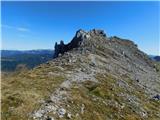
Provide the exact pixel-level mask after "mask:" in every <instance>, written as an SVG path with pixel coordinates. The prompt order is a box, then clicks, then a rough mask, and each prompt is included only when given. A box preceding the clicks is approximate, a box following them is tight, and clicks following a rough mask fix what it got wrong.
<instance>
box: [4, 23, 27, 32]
mask: <svg viewBox="0 0 160 120" xmlns="http://www.w3.org/2000/svg"><path fill="white" fill-rule="evenodd" d="M1 27H2V28H7V29H14V30H17V31H20V32H29V31H30V29H28V28H26V27H15V26H10V25H2V26H1Z"/></svg>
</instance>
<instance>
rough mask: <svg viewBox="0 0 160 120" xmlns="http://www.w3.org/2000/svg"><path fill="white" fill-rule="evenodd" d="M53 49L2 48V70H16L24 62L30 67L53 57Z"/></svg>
mask: <svg viewBox="0 0 160 120" xmlns="http://www.w3.org/2000/svg"><path fill="white" fill-rule="evenodd" d="M53 54H54V51H53V50H25V51H20V50H1V70H2V71H14V70H15V69H16V68H17V65H19V64H23V65H25V66H26V67H27V68H28V69H30V68H33V67H35V66H36V65H39V64H41V63H45V62H46V61H48V60H51V59H52V58H53Z"/></svg>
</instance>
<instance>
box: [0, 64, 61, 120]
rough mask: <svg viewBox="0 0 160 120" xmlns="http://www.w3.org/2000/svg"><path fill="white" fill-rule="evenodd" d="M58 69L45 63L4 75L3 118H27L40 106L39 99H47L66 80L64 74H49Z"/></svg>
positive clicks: (5, 119) (7, 119) (24, 119)
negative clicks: (32, 68)
mask: <svg viewBox="0 0 160 120" xmlns="http://www.w3.org/2000/svg"><path fill="white" fill-rule="evenodd" d="M43 68H45V69H43ZM56 70H58V69H57V68H54V67H53V68H49V67H47V65H45V66H43V67H42V69H38V68H37V69H36V68H35V69H34V70H31V71H29V72H28V71H23V72H21V73H20V74H19V75H17V74H16V73H14V74H11V75H7V76H6V75H2V120H27V118H28V116H29V114H28V113H30V112H31V111H32V110H34V109H36V108H37V107H39V102H37V101H40V100H43V99H47V97H48V96H49V95H50V94H51V92H53V91H54V89H55V88H56V87H57V86H58V85H59V84H60V83H61V82H62V81H63V80H64V76H63V75H61V76H58V75H57V76H54V77H50V76H49V75H48V72H49V71H55V72H56Z"/></svg>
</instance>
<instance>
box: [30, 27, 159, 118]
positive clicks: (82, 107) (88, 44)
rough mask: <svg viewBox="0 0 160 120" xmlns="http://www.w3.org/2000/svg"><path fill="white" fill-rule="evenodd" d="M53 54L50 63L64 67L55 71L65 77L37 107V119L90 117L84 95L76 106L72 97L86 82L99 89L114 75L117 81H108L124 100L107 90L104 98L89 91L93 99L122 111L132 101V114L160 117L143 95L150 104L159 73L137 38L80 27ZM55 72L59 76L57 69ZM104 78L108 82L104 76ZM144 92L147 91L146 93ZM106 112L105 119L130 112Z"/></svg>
mask: <svg viewBox="0 0 160 120" xmlns="http://www.w3.org/2000/svg"><path fill="white" fill-rule="evenodd" d="M54 56H55V59H54V60H53V61H50V62H48V64H49V65H51V66H57V67H58V68H59V69H61V72H59V73H56V74H63V75H64V76H65V78H66V80H65V81H64V82H62V83H61V85H60V86H59V87H57V89H56V90H55V91H54V92H53V93H52V94H51V95H50V98H49V100H47V101H43V102H42V103H41V107H40V108H39V109H38V110H35V111H34V112H33V114H32V117H33V118H34V119H40V120H41V119H42V120H54V119H87V117H86V116H85V115H86V114H87V108H86V107H87V104H86V103H85V100H84V101H83V102H82V103H79V104H78V105H76V101H74V98H73V96H74V95H73V90H74V87H77V88H81V87H82V89H84V88H83V87H84V86H85V85H86V83H87V85H88V86H89V88H88V87H87V88H88V89H93V90H92V91H94V89H95V90H96V89H97V88H98V86H99V84H103V82H107V79H108V78H110V77H111V78H110V79H111V80H112V79H113V81H114V84H113V83H108V84H110V85H111V86H112V87H111V88H110V90H111V91H114V89H115V91H116V89H120V91H121V92H117V93H114V92H113V94H112V95H113V96H117V99H119V98H120V99H123V100H122V101H120V102H118V101H117V100H114V99H115V98H114V97H113V96H112V95H111V96H110V97H111V98H110V99H109V98H105V97H104V96H103V95H102V96H103V97H104V98H103V97H102V96H96V95H89V97H90V98H89V99H91V100H90V101H92V102H99V103H97V104H104V105H106V109H110V108H109V106H110V105H111V106H112V107H114V108H116V109H118V111H121V110H124V109H126V106H129V107H131V111H132V112H131V113H130V114H133V115H135V119H150V118H152V116H156V117H157V118H160V114H159V113H158V111H157V112H153V113H152V112H151V110H150V108H145V107H144V104H142V101H143V100H145V101H146V103H148V102H149V101H150V100H151V99H152V98H154V97H155V95H158V94H159V93H160V89H159V87H160V81H159V74H158V72H157V69H156V66H155V65H154V62H153V61H152V60H151V59H149V58H148V56H147V55H146V54H145V53H143V52H142V51H140V50H139V49H138V48H137V45H136V44H134V43H133V42H132V41H130V40H126V39H121V38H118V37H116V36H114V37H107V36H106V34H105V33H104V31H103V30H95V29H94V30H91V31H89V32H86V31H84V30H79V31H77V32H76V35H75V37H74V38H73V39H72V40H71V42H70V43H68V44H66V45H65V44H64V43H63V42H62V41H61V42H60V44H57V43H56V44H55V55H54ZM50 74H51V76H52V75H53V76H55V73H54V71H53V72H51V73H50ZM97 76H98V77H97ZM103 79H106V81H101V80H103ZM108 81H109V80H108ZM113 81H112V82H113ZM104 84H105V83H104ZM90 87H91V88H90ZM92 87H93V88H92ZM99 89H100V88H99ZM99 92H101V91H99ZM108 92H110V91H108ZM134 92H135V93H137V94H134ZM111 93H112V92H111ZM96 94H97V93H96ZM98 94H100V93H98ZM104 94H106V93H104ZM140 94H143V95H142V96H143V97H144V98H142V96H140ZM77 96H79V95H77ZM87 97H88V96H87ZM74 102H75V103H74ZM158 104H159V103H158ZM76 106H77V107H78V106H79V108H78V109H79V110H77V109H76V110H74V109H75V108H74V107H76ZM85 112H86V113H85ZM50 114H51V115H50ZM101 114H102V113H101ZM102 116H103V117H102ZM102 116H101V119H118V118H119V119H126V118H127V117H126V116H125V114H124V115H120V114H119V113H117V115H115V116H111V115H109V114H107V113H105V112H104V113H103V114H102ZM89 119H91V118H89ZM93 119H96V118H93ZM98 119H100V118H98Z"/></svg>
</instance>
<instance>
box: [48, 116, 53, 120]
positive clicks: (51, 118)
mask: <svg viewBox="0 0 160 120" xmlns="http://www.w3.org/2000/svg"><path fill="white" fill-rule="evenodd" d="M46 120H54V118H53V117H50V116H47V118H46Z"/></svg>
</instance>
